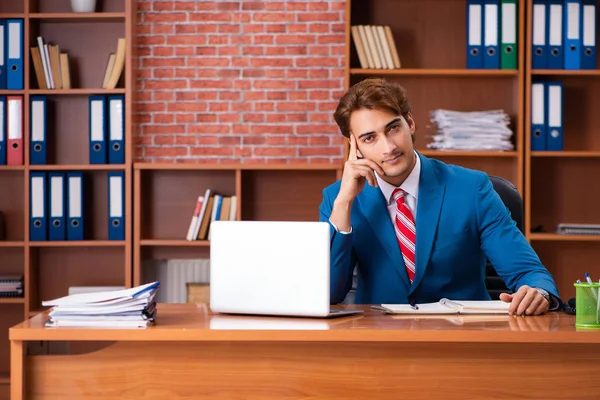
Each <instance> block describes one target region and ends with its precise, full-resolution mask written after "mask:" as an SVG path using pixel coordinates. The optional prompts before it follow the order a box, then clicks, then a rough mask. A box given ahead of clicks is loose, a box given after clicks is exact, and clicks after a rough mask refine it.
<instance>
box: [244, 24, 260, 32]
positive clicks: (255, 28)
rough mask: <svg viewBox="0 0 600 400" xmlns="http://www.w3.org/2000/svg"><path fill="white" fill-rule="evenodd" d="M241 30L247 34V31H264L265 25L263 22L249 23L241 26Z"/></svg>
mask: <svg viewBox="0 0 600 400" xmlns="http://www.w3.org/2000/svg"><path fill="white" fill-rule="evenodd" d="M242 30H243V31H244V34H248V33H264V32H265V25H264V24H249V25H244V26H243V27H242Z"/></svg>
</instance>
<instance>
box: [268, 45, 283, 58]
mask: <svg viewBox="0 0 600 400" xmlns="http://www.w3.org/2000/svg"><path fill="white" fill-rule="evenodd" d="M265 55H267V56H284V55H286V51H285V47H281V46H269V47H267V49H266V53H265Z"/></svg>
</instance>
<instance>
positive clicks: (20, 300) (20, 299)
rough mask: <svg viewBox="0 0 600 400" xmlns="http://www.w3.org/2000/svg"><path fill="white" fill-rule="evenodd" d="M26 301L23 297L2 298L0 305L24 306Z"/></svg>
mask: <svg viewBox="0 0 600 400" xmlns="http://www.w3.org/2000/svg"><path fill="white" fill-rule="evenodd" d="M24 303H25V299H24V298H23V297H7V298H0V304H24Z"/></svg>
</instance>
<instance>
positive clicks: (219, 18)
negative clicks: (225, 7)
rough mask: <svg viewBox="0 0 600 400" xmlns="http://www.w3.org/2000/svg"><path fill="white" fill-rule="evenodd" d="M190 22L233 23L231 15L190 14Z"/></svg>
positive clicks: (223, 13) (224, 13)
mask: <svg viewBox="0 0 600 400" xmlns="http://www.w3.org/2000/svg"><path fill="white" fill-rule="evenodd" d="M189 18H190V22H231V21H232V18H231V13H230V12H222V13H214V12H213V13H202V12H200V13H190V14H189Z"/></svg>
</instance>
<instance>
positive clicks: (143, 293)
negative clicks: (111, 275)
mask: <svg viewBox="0 0 600 400" xmlns="http://www.w3.org/2000/svg"><path fill="white" fill-rule="evenodd" d="M159 286H160V284H159V282H152V283H148V284H145V285H141V286H137V287H133V288H131V289H124V290H112V291H105V292H96V293H79V294H73V295H70V296H65V297H61V298H58V299H55V300H49V301H43V302H42V305H43V306H50V307H52V309H51V310H50V313H49V317H50V318H49V319H48V321H47V322H46V326H48V327H90V328H91V327H100V328H146V327H148V326H150V325H152V324H153V323H154V321H155V319H156V302H155V301H154V297H155V295H156V292H157V291H158V289H159Z"/></svg>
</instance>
